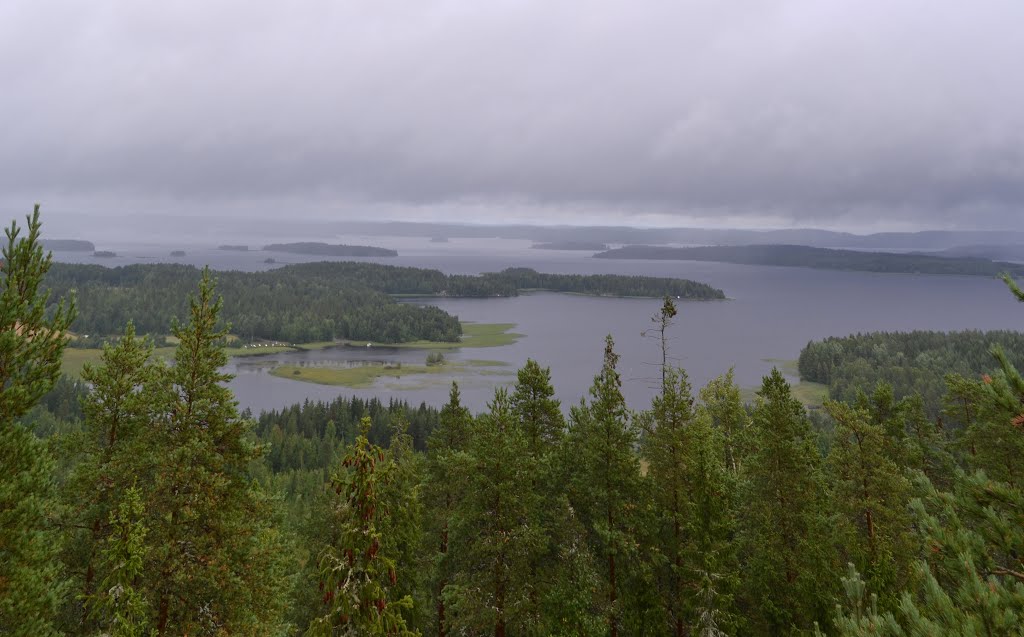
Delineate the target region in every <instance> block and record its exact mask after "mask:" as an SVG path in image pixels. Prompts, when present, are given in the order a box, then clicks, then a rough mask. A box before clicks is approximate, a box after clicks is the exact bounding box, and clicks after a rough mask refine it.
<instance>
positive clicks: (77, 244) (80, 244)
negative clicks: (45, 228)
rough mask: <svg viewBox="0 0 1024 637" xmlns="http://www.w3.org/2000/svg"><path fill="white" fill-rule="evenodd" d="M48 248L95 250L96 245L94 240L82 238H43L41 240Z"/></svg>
mask: <svg viewBox="0 0 1024 637" xmlns="http://www.w3.org/2000/svg"><path fill="white" fill-rule="evenodd" d="M41 243H42V244H43V248H45V249H46V250H56V251H57V252H95V251H96V246H95V245H93V242H92V241H83V240H81V239H43V240H42V241H41Z"/></svg>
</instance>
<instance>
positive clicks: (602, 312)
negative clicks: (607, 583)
mask: <svg viewBox="0 0 1024 637" xmlns="http://www.w3.org/2000/svg"><path fill="white" fill-rule="evenodd" d="M301 238H303V239H312V240H320V241H325V240H326V241H331V242H339V243H360V244H368V245H377V246H381V247H389V248H394V249H397V250H398V251H399V253H400V256H398V257H396V258H383V259H361V260H367V261H377V262H380V263H387V264H392V265H407V266H415V267H427V268H436V269H439V270H442V271H444V272H447V273H460V274H477V273H480V272H492V271H497V270H501V269H504V268H507V267H519V266H522V267H532V268H534V269H536V270H538V271H541V272H554V273H578V274H598V273H601V274H637V275H649V276H667V277H682V278H690V279H695V280H697V281H702V282H705V283H709V284H711V285H713V286H715V287H718V288H721V289H723V290H724V291H725V293H726V295H727V296H728V297H729V300H727V301H709V302H681V303H680V304H679V316H678V317H677V319H676V321H675V325H674V326H673V327H672V328H671V330H670V337H671V343H670V348H671V355H672V357H673V358H674V362H676V363H677V364H679V365H681V366H683V367H684V368H685V369H686V370H687V371H688V373H689V375H690V379H691V381H692V382H693V384H694V385H695V387H696V386H700V385H703V384H704V383H706V382H707V381H708V380H709V379H711V378H713V377H714V376H717V375H719V374H722V373H724V372H726V371H727V370H728V369H729V368H730V367H734V368H735V370H736V378H737V381H738V382H739V384H740V385H742V386H745V387H752V386H756V385H758V384H759V383H760V379H761V377H762V376H763V375H764V374H766V373H767V372H769V371H770V370H771V367H772V366H773V364H774V362H775V361H777V360H786V359H793V358H796V356H797V355H798V354H799V352H800V349H801V348H802V347H803V346H804V345H805V344H806V343H807V342H808V341H809V340H812V339H819V338H823V337H825V336H845V335H847V334H851V333H855V332H867V331H878V330H888V331H897V330H912V329H930V330H959V329H982V330H987V329H1021V328H1022V327H1024V306H1021V305H1020V304H1017V303H1016V302H1015V301H1014V300H1013V299H1012V297H1011V295H1010V294H1009V293H1008V291H1007V290H1006V288H1005V286H1004V285H1003V284H1002V283H1001V282H1000V281H997V280H994V279H988V278H985V277H938V276H919V275H898V274H871V273H859V272H833V271H826V270H811V269H803V268H782V267H754V266H741V265H732V264H721V263H702V262H684V261H640V260H636V261H631V260H630V261H627V260H621V261H620V260H603V259H593V258H590V253H586V252H571V251H545V250H531V249H530V248H529V245H530V242H527V241H518V240H503V239H490V240H479V239H472V240H471V239H453V240H452V241H451V242H450V243H431V242H430V241H429V240H428V239H417V238H405V237H402V238H395V237H353V236H338V237H336V238H332V237H328V238H324V237H301ZM275 240H276V239H275ZM225 242H227V243H243V242H244V239H243V240H237V239H236V238H233V240H232V241H225ZM252 243H253V245H256V244H257V243H259V242H257V241H256V240H253V241H252ZM97 247H98V248H99V249H112V250H114V251H116V252H118V254H119V256H118V257H116V258H112V259H99V258H94V257H91V256H88V255H80V256H75V255H74V254H73V253H62V254H57V255H56V256H57V258H59V259H61V260H74V261H83V262H91V263H103V264H105V265H111V266H113V265H124V264H127V263H140V262H146V261H178V262H184V263H194V264H196V265H203V264H209V265H211V267H213V268H214V269H238V270H250V271H251V270H263V269H266V268H269V267H276V266H275V265H268V264H265V263H264V260H265V259H266V258H267V257H268V256H272V257H274V258H275V259H276V260H277V261H278V265H280V264H281V263H285V262H299V261H314V260H321V259H318V258H315V257H303V256H300V255H287V254H271V253H266V252H262V251H251V252H226V251H219V250H216V249H215V247H214V246H213V245H207V246H188V245H174V246H170V245H161V244H156V243H154V244H147V245H142V244H138V243H135V244H131V243H125V244H122V245H109V246H108V245H103V246H97ZM178 248H180V249H184V250H186V251H187V252H188V255H187V256H186V257H184V258H180V259H171V258H168V257H167V255H168V254H169V251H170V250H172V249H178ZM412 302H415V301H412ZM428 302H429V303H432V304H434V305H437V306H439V307H441V308H442V309H444V310H445V311H447V312H450V313H451V314H454V315H457V316H458V317H459V318H460V319H462V320H464V321H478V322H488V323H516V324H517V327H516V328H515V330H514V331H516V332H519V333H522V334H524V335H525V336H524V338H522V339H520V340H519V341H518V342H517V343H515V344H514V345H509V346H505V347H497V348H476V349H462V350H456V351H453V352H450V353H446V356H447V357H448V358H449V359H451V360H456V361H458V360H466V359H486V360H494V361H501V362H504V363H506V364H507V366H506V367H503V368H479V369H485V370H486V373H484V374H481V373H479V371H477V372H468V373H462V374H458V375H456V376H446V375H431V376H429V377H406V378H401V379H385V380H382V381H379V382H378V383H377V384H376V385H375V386H374V387H372V388H369V389H350V388H346V387H329V386H320V385H313V384H309V383H303V382H299V381H293V380H289V379H284V378H277V377H274V376H270V375H269V374H268V373H267V372H268V371H269V369H271V368H272V367H273V366H275V365H278V364H281V363H288V364H299V365H302V364H307V365H308V364H313V365H316V364H337V363H339V362H342V361H359V360H368V359H372V360H376V361H400V362H403V363H405V364H423V362H424V359H425V357H426V352H423V351H413V350H398V349H385V348H374V349H373V351H366V350H365V349H364V348H337V349H329V350H323V351H317V352H295V353H286V354H277V355H268V356H259V357H249V358H240V359H233V360H232V361H231V363H230V365H229V369H228V371H229V372H231V373H233V374H236V377H235V379H234V380H233V381H232V382H231V388H232V390H234V392H235V395H236V397H237V398H238V400H239V403H240V405H241V406H242V407H248V408H251V409H252V410H253V411H259V410H261V409H269V408H279V407H282V406H285V405H288V404H292V403H295V402H301V401H303V400H306V399H307V398H308V399H312V400H330V399H332V398H334V397H336V396H339V395H346V396H347V395H359V396H363V397H370V396H377V397H380V398H382V399H384V400H387V399H388V398H390V397H395V398H400V399H403V400H408V401H410V402H413V403H419V402H421V401H425V402H427V403H428V404H433V405H440V404H442V403H443V402H444V400H445V398H446V396H447V391H448V385H449V384H450V381H451V380H452V378H456V379H457V380H458V381H459V383H460V387H461V389H462V393H463V397H464V400H465V401H466V403H467V404H468V405H469V406H470V407H471V408H473V409H475V410H479V409H483V408H484V406H485V405H486V403H487V401H488V400H489V399H490V398H491V397H492V396H493V392H494V388H495V387H497V386H499V385H502V384H508V383H510V382H512V381H513V380H514V376H513V373H514V371H515V369H517V368H518V367H519V366H521V365H522V364H523V363H525V362H526V360H527V359H528V358H534V359H536V360H537V361H539V362H540V363H541V364H543V365H545V366H550V367H551V373H552V378H553V381H554V384H555V388H556V391H557V394H558V397H559V398H560V399H561V400H562V401H563V403H565V404H570V403H576V402H578V401H579V399H580V397H581V396H583V395H584V394H585V393H586V391H587V389H588V387H589V386H590V384H591V382H592V380H593V377H594V374H596V373H597V371H598V370H599V368H600V365H601V357H602V352H603V339H604V336H605V335H606V334H611V335H612V336H613V337H614V338H615V342H616V349H617V351H618V352H619V354H621V356H622V359H621V361H620V371H621V373H622V377H623V389H624V392H625V394H626V398H627V400H628V402H629V404H630V406H631V407H633V408H635V409H640V408H644V407H646V406H647V405H648V404H649V402H650V398H651V397H652V396H653V394H654V387H655V386H656V385H657V377H658V369H657V365H656V363H657V362H658V361H659V360H660V354H659V352H658V346H657V342H656V341H655V340H653V339H648V338H644V337H643V336H641V332H642V331H643V330H645V329H648V328H650V327H652V323H651V322H650V318H651V317H652V316H653V315H654V314H656V313H657V312H658V310H659V308H660V307H661V301H660V300H657V299H615V298H592V297H583V296H574V295H565V294H551V293H538V294H527V295H523V296H519V297H515V298H502V299H430V300H429V301H428Z"/></svg>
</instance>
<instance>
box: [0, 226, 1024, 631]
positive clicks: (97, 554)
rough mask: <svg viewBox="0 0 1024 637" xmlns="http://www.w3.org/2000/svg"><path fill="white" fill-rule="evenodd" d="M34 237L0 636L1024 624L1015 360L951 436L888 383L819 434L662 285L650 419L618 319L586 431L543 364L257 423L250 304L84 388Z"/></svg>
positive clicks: (4, 495) (212, 290) (10, 281)
mask: <svg viewBox="0 0 1024 637" xmlns="http://www.w3.org/2000/svg"><path fill="white" fill-rule="evenodd" d="M37 235H38V214H36V215H34V216H33V217H32V218H31V219H30V227H29V232H28V233H26V237H27V238H26V239H24V240H18V241H14V240H13V239H12V240H11V241H10V242H9V247H8V249H7V250H6V251H5V263H4V268H3V270H2V271H0V299H2V300H3V305H2V308H3V314H2V321H3V328H4V329H3V330H2V331H0V334H2V337H0V459H2V461H3V462H2V464H0V467H2V471H0V522H2V524H0V540H2V541H0V602H2V603H0V634H5V635H6V634H10V635H19V636H20V635H32V636H36V635H47V636H49V635H60V634H67V635H74V636H76V637H77V636H81V637H90V636H93V635H119V636H125V635H158V636H161V637H163V636H168V637H170V636H174V637H179V636H181V637H184V636H185V635H246V636H247V635H299V634H303V635H309V636H311V637H317V636H327V635H359V636H363V635H366V636H371V637H373V636H377V637H383V636H385V635H386V636H401V637H413V636H416V635H429V636H432V637H441V636H442V635H478V636H481V635H492V634H493V635H498V636H502V635H572V636H584V637H607V636H609V635H611V636H614V635H623V636H626V635H631V636H632V635H653V636H657V637H661V636H666V637H668V636H671V637H679V636H682V635H752V636H754V637H770V636H775V635H808V636H809V635H830V636H842V637H867V636H872V637H905V636H907V635H928V636H931V635H1017V634H1020V633H1021V631H1022V629H1024V583H1022V582H1024V576H1022V575H1021V574H1022V573H1024V557H1022V556H1024V524H1022V522H1024V520H1022V510H1024V472H1022V471H1021V469H1020V466H1019V465H1020V459H1021V457H1022V454H1024V432H1022V428H1024V407H1022V405H1024V379H1022V377H1021V375H1020V374H1019V372H1018V371H1017V369H1016V368H1015V366H1014V365H1013V363H1012V362H1011V361H1010V360H1009V358H1007V356H1006V355H1004V354H1003V353H1001V352H999V351H997V352H996V353H995V355H994V356H993V358H992V359H991V361H990V363H989V366H988V368H987V371H985V373H984V374H982V375H980V376H979V377H975V378H962V379H957V378H955V376H951V377H950V382H949V384H948V392H949V396H950V400H949V401H948V402H949V404H950V405H951V406H950V408H949V409H948V410H947V412H944V413H948V412H949V411H952V410H953V409H954V408H955V409H959V410H961V411H962V412H963V414H964V415H963V419H962V420H959V421H957V422H955V423H954V424H950V421H949V420H947V419H945V418H934V419H932V418H929V417H927V416H924V415H923V414H922V411H921V408H920V399H919V398H917V399H916V400H915V396H914V395H912V396H910V397H908V398H905V399H903V400H895V399H894V398H893V397H892V390H891V389H888V388H887V387H886V386H885V385H884V384H883V385H881V386H878V387H863V388H861V389H862V390H863V392H861V393H859V394H858V396H857V398H856V399H855V400H854V401H853V402H843V401H828V402H826V403H825V405H824V408H823V411H824V412H825V416H826V418H824V419H820V418H816V419H815V420H814V421H813V422H814V423H817V426H815V425H814V424H812V420H811V418H809V416H808V414H807V412H806V411H805V410H804V408H803V406H802V405H801V404H800V403H799V402H798V401H797V400H795V399H794V397H793V395H792V390H791V387H790V385H789V384H788V383H787V382H786V380H785V379H784V377H783V376H782V374H781V373H780V372H779V371H778V370H773V371H772V372H771V373H769V374H768V375H767V376H765V377H764V379H763V381H762V384H761V386H760V389H759V391H758V392H757V396H756V399H755V400H754V402H753V404H750V405H744V404H743V402H742V400H741V398H740V396H741V394H740V389H739V388H738V387H737V386H736V384H735V382H734V380H733V377H732V374H731V372H728V373H725V374H724V375H722V376H720V377H718V378H716V379H713V380H712V381H711V382H709V383H708V384H707V385H706V386H705V387H703V388H700V389H697V390H694V388H692V387H691V385H690V383H689V381H688V380H687V376H686V372H685V370H684V369H682V368H680V367H677V366H675V365H674V364H672V363H670V362H669V361H671V360H673V357H672V355H671V354H672V353H673V352H671V348H670V343H671V342H672V336H671V335H672V333H673V331H674V325H673V323H674V317H676V315H677V308H676V306H675V304H674V303H673V301H672V300H671V299H668V298H666V299H665V300H664V302H663V304H662V307H661V311H660V312H659V313H658V315H657V316H656V317H655V318H654V327H655V330H654V331H655V332H656V333H657V334H658V335H660V339H659V343H660V345H661V348H662V353H663V357H662V360H663V363H662V364H661V366H660V372H661V381H660V384H659V385H658V389H657V393H656V395H655V397H654V399H653V401H652V402H651V404H650V405H627V404H626V402H625V399H624V397H623V394H622V377H621V376H620V371H619V367H618V364H619V363H618V355H617V352H616V345H615V343H614V342H613V340H612V338H611V337H610V336H609V337H608V338H607V339H606V341H605V345H604V355H603V359H602V362H601V364H600V365H599V366H598V367H597V369H595V373H596V375H595V377H594V381H593V384H592V385H591V387H590V390H589V392H588V395H587V396H586V397H584V398H583V399H581V400H580V401H579V402H578V403H576V404H574V405H573V406H572V407H571V408H570V409H569V410H568V415H567V416H566V415H565V414H564V413H563V410H562V408H561V405H560V403H559V402H558V400H556V399H555V398H554V396H555V392H554V388H553V386H552V383H551V376H550V371H549V370H548V369H547V368H545V367H544V366H543V364H542V363H539V362H536V361H533V360H528V361H526V363H525V364H524V365H523V367H522V368H521V369H520V370H519V372H518V374H517V377H516V380H515V382H514V383H513V384H512V385H511V386H510V387H508V388H505V387H499V388H497V389H496V390H495V393H494V398H493V400H492V402H491V403H490V405H489V406H488V408H487V409H486V410H485V411H484V412H482V413H479V414H473V413H471V412H470V411H469V410H468V409H466V408H465V407H464V406H463V405H462V403H461V399H460V393H459V388H458V386H457V385H454V384H453V386H452V388H451V392H450V394H449V398H448V401H447V404H445V405H443V406H442V407H441V408H440V409H436V408H433V407H429V406H426V405H421V406H420V407H418V408H417V407H410V406H409V405H407V404H405V403H401V402H395V401H392V402H391V403H389V404H387V405H385V404H383V403H381V402H379V401H368V402H367V401H362V400H356V399H352V400H348V399H339V400H336V401H334V402H332V403H329V404H325V403H314V402H308V401H307V402H306V403H304V404H303V405H296V406H293V407H291V408H287V409H284V410H280V411H274V412H268V413H264V414H262V415H260V416H259V417H258V419H253V418H252V417H251V415H250V414H246V413H239V411H238V408H237V403H236V402H235V400H234V396H233V395H232V393H231V391H230V389H228V388H227V386H226V384H225V383H226V381H227V380H228V376H226V375H225V374H223V373H221V372H220V371H219V370H220V369H222V368H223V367H224V365H225V363H226V362H227V356H226V354H225V351H224V349H223V343H224V340H225V336H226V332H225V330H224V328H223V325H224V323H223V319H224V318H225V314H226V313H228V312H230V311H231V309H230V307H229V305H228V301H227V299H226V298H225V299H221V297H220V296H219V290H218V288H217V287H216V286H215V284H214V282H213V280H212V276H211V275H210V273H209V271H204V272H203V273H201V275H200V278H199V279H198V281H196V282H195V287H194V288H193V289H188V290H185V291H186V293H191V295H192V299H191V300H190V301H189V302H187V305H186V312H185V314H184V315H183V316H182V322H181V323H179V324H177V325H175V327H174V328H173V330H172V333H173V336H174V339H175V343H176V345H175V352H174V354H173V364H171V365H168V364H166V363H165V362H164V361H162V360H157V359H155V358H154V357H153V356H152V343H150V342H147V341H146V340H142V339H138V338H136V333H135V330H134V328H133V327H132V326H131V324H130V323H127V324H126V326H125V328H124V337H123V338H121V339H120V340H119V341H118V342H117V343H116V345H114V346H112V347H110V348H108V349H106V350H105V352H104V354H103V359H102V361H101V363H100V364H99V365H96V366H94V367H91V368H89V369H88V370H86V372H85V373H84V381H85V382H81V383H79V382H72V381H69V380H67V379H61V378H60V377H59V369H60V367H59V362H60V359H61V356H62V353H63V349H64V348H65V347H66V345H67V342H68V339H69V338H70V336H69V333H70V330H71V327H72V325H73V324H74V322H75V320H76V309H75V307H74V306H73V304H67V303H63V302H62V299H61V298H58V297H53V296H50V295H49V292H47V291H46V289H45V285H44V281H45V277H46V275H47V272H48V270H49V269H50V268H51V263H50V261H49V260H48V259H47V258H46V257H45V256H44V253H43V251H42V249H41V246H40V245H39V244H38V242H37V240H36V237H37ZM319 265H322V264H319ZM53 267H54V268H55V267H56V266H53ZM125 270H128V268H125ZM1007 282H1008V284H1009V286H1010V289H1011V290H1012V292H1013V294H1014V295H1016V297H1017V298H1018V299H1019V300H1021V301H1024V292H1022V291H1021V290H1020V289H1019V288H1017V286H1015V285H1014V284H1013V282H1012V280H1007ZM150 293H151V294H154V295H160V294H162V295H166V294H167V293H168V290H167V289H164V288H159V287H156V288H153V289H152V290H151V291H150ZM47 307H49V308H50V311H48V312H47V311H44V310H45V308H47ZM125 320H126V321H127V318H126V319H125ZM938 338H939V337H935V338H932V337H930V336H927V335H925V336H918V337H908V338H907V339H905V341H902V342H900V341H897V342H900V343H901V345H903V346H906V347H908V348H911V349H912V350H913V351H915V352H917V356H918V357H920V356H924V355H928V353H929V352H931V351H934V350H936V349H939V350H941V349H942V348H941V347H938V348H937V347H934V346H933V345H930V344H929V343H930V342H931V341H933V340H935V341H936V342H937V341H938ZM983 338H984V337H982V336H977V337H974V336H969V337H964V339H963V346H962V347H961V345H960V344H958V343H959V342H960V341H959V340H958V339H954V341H955V343H957V344H954V345H952V351H955V352H959V351H964V352H966V351H975V349H976V348H975V345H976V344H978V343H980V341H981V340H982V339H983ZM972 342H973V343H974V344H975V345H971V344H970V343H972ZM919 343H920V344H919ZM882 345H884V339H882V340H875V341H874V342H871V341H870V339H869V340H868V341H863V342H861V341H854V342H853V343H852V345H851V351H853V352H854V353H860V352H866V351H867V348H869V347H872V348H873V347H876V346H882ZM951 355H955V354H951ZM972 356H973V355H972ZM820 360H821V361H824V360H828V356H827V355H822V356H821V357H820ZM978 361H979V364H983V363H980V359H978ZM810 363H811V361H810V359H809V360H808V364H809V365H810ZM819 363H820V361H819ZM971 364H972V365H973V364H974V362H973V361H972V363H971ZM815 367H816V368H820V369H824V370H827V369H829V367H828V366H827V365H824V364H818V365H816V366H815ZM833 371H834V370H833ZM809 373H815V372H809ZM821 378H824V376H822V377H821Z"/></svg>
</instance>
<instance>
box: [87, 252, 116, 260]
mask: <svg viewBox="0 0 1024 637" xmlns="http://www.w3.org/2000/svg"><path fill="white" fill-rule="evenodd" d="M92 256H94V257H100V258H102V259H110V258H112V257H116V256H117V253H116V252H112V251H110V250H96V251H95V252H93V253H92Z"/></svg>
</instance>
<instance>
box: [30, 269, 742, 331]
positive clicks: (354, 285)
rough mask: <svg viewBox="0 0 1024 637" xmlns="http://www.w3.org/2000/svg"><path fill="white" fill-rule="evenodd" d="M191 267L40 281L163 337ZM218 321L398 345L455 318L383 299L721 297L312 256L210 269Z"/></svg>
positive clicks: (639, 283)
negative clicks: (526, 293)
mask: <svg viewBox="0 0 1024 637" xmlns="http://www.w3.org/2000/svg"><path fill="white" fill-rule="evenodd" d="M200 277H201V271H200V270H199V269H198V268H195V267H193V266H188V265H177V264H168V263H161V264H133V265H128V266H122V267H118V268H104V267H102V266H98V265H81V264H68V263H55V264H54V265H53V267H52V268H51V269H50V272H49V274H48V275H47V280H46V282H47V285H49V286H51V288H52V289H53V291H54V293H55V294H57V295H67V294H69V293H70V291H71V290H72V289H75V290H77V292H78V295H77V299H78V310H79V312H78V319H77V320H76V322H75V329H76V330H77V331H80V332H85V333H88V334H100V335H111V334H116V333H117V332H119V331H120V329H121V326H122V325H123V324H124V322H125V321H126V320H127V319H128V318H131V319H132V320H134V322H135V327H136V329H137V330H138V331H139V333H142V334H166V333H167V332H168V330H169V329H170V325H171V318H172V317H175V316H176V317H182V316H184V315H185V311H186V309H187V306H186V301H185V299H186V298H187V296H188V294H187V292H188V290H190V289H193V288H194V287H195V286H196V285H197V283H198V281H199V279H200ZM217 279H218V285H219V289H220V292H221V293H222V294H223V295H224V299H225V302H226V306H225V307H226V309H225V319H226V320H227V321H228V322H230V323H231V325H232V330H233V332H234V333H235V334H238V335H240V336H244V337H246V338H251V337H254V338H262V339H271V340H280V341H285V342H290V343H309V342H317V341H328V340H335V339H350V340H364V341H377V342H381V343H401V342H406V341H419V340H426V341H449V342H451V341H458V340H459V336H460V334H461V328H460V326H459V322H458V320H457V319H456V318H455V317H453V316H450V315H448V314H446V313H445V312H443V311H441V310H439V309H437V308H434V307H419V306H416V305H412V304H407V303H400V302H398V301H396V300H395V299H393V298H391V297H390V296H389V295H419V296H453V297H492V296H514V295H516V294H518V293H519V292H520V291H521V290H526V289H545V290H553V291H558V292H574V293H579V294H596V295H621V296H652V297H660V296H665V295H669V296H672V297H673V298H675V297H679V298H685V299H720V298H724V296H725V295H724V293H723V292H722V291H721V290H717V289H715V288H712V287H710V286H708V285H705V284H703V283H697V282H694V281H688V280H685V279H664V278H654V277H633V276H615V275H591V276H581V275H562V274H542V273H538V272H535V271H534V270H530V269H524V268H516V269H509V270H505V271H503V272H499V273H493V274H483V275H480V276H467V275H445V274H443V273H442V272H440V271H438V270H426V269H420V268H409V267H397V266H388V265H380V264H376V263H354V262H319V263H300V264H293V265H287V266H284V267H281V268H276V269H273V270H269V271H267V272H237V271H231V272H218V273H217Z"/></svg>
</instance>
